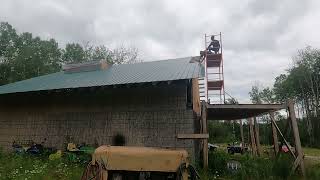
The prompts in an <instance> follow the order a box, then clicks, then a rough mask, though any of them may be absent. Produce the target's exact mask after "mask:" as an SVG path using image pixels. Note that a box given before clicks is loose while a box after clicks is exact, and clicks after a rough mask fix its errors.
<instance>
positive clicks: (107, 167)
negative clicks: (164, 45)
mask: <svg viewBox="0 0 320 180" xmlns="http://www.w3.org/2000/svg"><path fill="white" fill-rule="evenodd" d="M89 179H96V180H127V179H128V180H131V179H132V180H133V179H134V180H136V179H137V180H158V179H159V180H160V179H161V180H162V179H174V180H178V179H179V180H188V179H191V180H196V179H199V175H198V174H197V172H196V170H195V169H194V168H193V166H191V165H190V164H189V156H188V153H187V151H186V150H169V149H160V148H149V147H127V146H100V147H99V148H97V149H96V150H95V152H94V154H93V155H92V161H91V162H90V163H89V165H88V167H87V169H86V170H85V172H84V173H83V176H82V180H89Z"/></svg>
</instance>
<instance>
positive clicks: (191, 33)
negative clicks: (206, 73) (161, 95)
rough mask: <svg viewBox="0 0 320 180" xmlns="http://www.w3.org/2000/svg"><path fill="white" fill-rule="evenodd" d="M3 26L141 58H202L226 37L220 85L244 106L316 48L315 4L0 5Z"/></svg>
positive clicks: (266, 0) (319, 4)
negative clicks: (213, 41)
mask: <svg viewBox="0 0 320 180" xmlns="http://www.w3.org/2000/svg"><path fill="white" fill-rule="evenodd" d="M0 21H8V22H9V23H10V24H12V25H13V26H14V27H15V28H16V29H17V30H18V32H24V31H28V32H31V33H33V34H34V35H37V36H41V37H42V38H46V39H48V38H54V39H56V40H57V41H58V42H59V43H60V45H61V46H63V45H65V44H66V43H67V42H79V43H85V42H91V43H93V44H97V45H98V44H99V45H100V44H104V45H106V46H107V47H116V46H120V45H121V44H125V45H130V46H135V47H137V48H138V49H139V53H140V57H141V58H142V59H143V60H144V61H150V60H161V59H166V58H178V57H185V56H196V55H199V51H200V50H202V49H203V48H204V34H205V33H207V34H210V33H219V32H220V31H221V32H222V33H223V42H222V43H223V49H224V62H225V86H226V90H227V92H228V93H229V94H231V95H233V96H234V97H236V98H237V99H238V100H240V102H248V101H249V96H248V92H249V91H250V89H251V86H252V85H254V84H255V83H260V84H262V85H264V86H271V85H272V84H273V81H274V77H275V76H277V75H278V74H280V73H283V72H285V70H286V69H287V68H288V67H290V64H291V57H292V56H293V55H295V53H296V52H297V50H298V49H302V48H304V47H306V46H307V45H310V46H313V47H316V48H320V33H319V32H320V1H319V0H241V1H239V0H224V1H213V0H207V1H200V0H193V1H191V0H189V1H188V0H179V1H175V0H163V1H160V0H157V1H151V0H127V1H123V0H116V1H107V0H103V1H102V0H101V1H98V0H86V1H85V0H74V1H72V0H39V1H31V0H20V1H18V0H0Z"/></svg>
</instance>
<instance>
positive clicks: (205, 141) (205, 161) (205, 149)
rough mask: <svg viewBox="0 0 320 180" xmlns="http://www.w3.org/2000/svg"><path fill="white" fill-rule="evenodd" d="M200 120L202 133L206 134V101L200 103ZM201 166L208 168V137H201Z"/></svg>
mask: <svg viewBox="0 0 320 180" xmlns="http://www.w3.org/2000/svg"><path fill="white" fill-rule="evenodd" d="M201 111H202V113H201V117H202V118H201V120H202V134H207V133H208V129H207V123H208V120H207V107H206V102H204V101H203V102H202V105H201ZM202 151H203V168H204V169H207V168H208V139H203V149H202Z"/></svg>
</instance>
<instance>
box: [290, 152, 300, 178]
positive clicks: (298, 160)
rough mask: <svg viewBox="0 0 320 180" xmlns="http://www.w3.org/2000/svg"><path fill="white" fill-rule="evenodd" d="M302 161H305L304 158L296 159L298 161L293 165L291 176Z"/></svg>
mask: <svg viewBox="0 0 320 180" xmlns="http://www.w3.org/2000/svg"><path fill="white" fill-rule="evenodd" d="M302 160H303V156H298V157H297V158H296V160H295V161H294V163H293V165H292V169H291V174H293V173H294V171H295V170H296V169H297V167H298V166H299V164H300V163H301V161H302Z"/></svg>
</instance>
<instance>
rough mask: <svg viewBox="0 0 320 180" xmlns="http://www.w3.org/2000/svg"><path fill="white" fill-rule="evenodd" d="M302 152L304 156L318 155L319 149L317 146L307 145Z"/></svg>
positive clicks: (319, 153)
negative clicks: (310, 146)
mask: <svg viewBox="0 0 320 180" xmlns="http://www.w3.org/2000/svg"><path fill="white" fill-rule="evenodd" d="M303 152H304V154H305V155H306V156H318V157H320V149H317V148H309V147H304V148H303Z"/></svg>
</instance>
